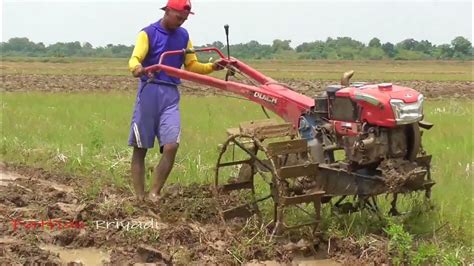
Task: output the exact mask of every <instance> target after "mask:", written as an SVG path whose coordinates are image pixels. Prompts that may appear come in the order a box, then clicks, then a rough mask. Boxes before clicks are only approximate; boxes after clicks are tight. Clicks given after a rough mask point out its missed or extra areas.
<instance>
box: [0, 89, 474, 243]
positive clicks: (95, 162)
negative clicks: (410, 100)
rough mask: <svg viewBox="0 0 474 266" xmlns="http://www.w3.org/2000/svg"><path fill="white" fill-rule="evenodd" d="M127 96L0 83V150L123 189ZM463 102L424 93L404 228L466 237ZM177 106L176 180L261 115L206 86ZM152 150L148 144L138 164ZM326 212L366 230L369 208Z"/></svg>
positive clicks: (199, 169)
mask: <svg viewBox="0 0 474 266" xmlns="http://www.w3.org/2000/svg"><path fill="white" fill-rule="evenodd" d="M133 102H134V94H133V93H113V94H111V93H96V92H87V93H80V94H79V93H71V94H66V93H54V94H53V93H51V94H49V93H4V94H3V100H2V108H3V112H2V119H1V126H2V129H3V137H2V140H1V144H2V160H3V161H6V162H14V163H24V164H27V165H31V166H39V167H45V168H46V169H50V170H55V171H61V172H68V173H73V174H77V175H81V176H84V177H85V178H86V180H85V184H87V185H85V186H84V191H85V192H86V193H89V194H90V196H91V197H93V196H94V195H96V194H97V193H98V192H99V191H100V189H101V187H102V186H104V185H115V186H118V187H121V188H126V189H129V190H130V192H131V188H130V185H129V160H130V156H131V149H130V148H129V147H127V139H128V134H129V123H130V117H131V112H132V107H133ZM472 107H473V102H472V101H469V100H466V101H459V100H457V101H454V100H447V101H432V102H427V103H426V106H425V115H426V119H427V120H428V121H430V122H433V123H434V124H435V127H433V128H432V129H431V130H430V131H426V132H425V134H424V136H423V140H424V147H425V149H426V150H427V151H428V152H429V153H431V154H433V178H434V179H435V181H436V182H437V184H436V185H435V187H434V189H433V202H434V205H435V211H428V210H427V209H426V208H424V207H423V204H418V203H417V202H419V201H421V199H420V197H415V196H414V197H412V198H405V199H404V200H402V201H401V208H402V209H412V210H414V211H417V210H418V212H415V214H413V215H410V216H407V217H404V218H403V222H404V223H405V225H406V229H407V230H408V231H409V232H410V233H412V234H414V235H416V236H418V237H425V236H427V235H429V236H433V235H437V236H438V237H439V238H440V239H443V240H445V241H446V243H449V244H453V245H454V247H453V248H460V247H464V248H468V249H469V248H471V245H472V242H471V241H472V240H471V239H472V237H473V232H472V228H473V226H474V224H473V222H472V218H473V217H474V211H473V207H474V205H473V197H472V195H473V173H474V170H473V168H474V160H473V137H472V136H473V121H472ZM181 113H182V125H183V129H182V137H181V141H182V142H181V144H180V150H179V152H178V156H177V160H176V166H175V168H174V170H173V172H172V174H171V176H170V180H169V182H170V183H173V182H179V183H181V184H189V183H194V182H198V183H205V184H210V183H212V182H213V178H214V171H213V167H214V165H215V160H216V159H217V151H218V150H217V144H218V143H221V142H222V141H223V140H224V139H225V137H226V135H225V129H226V128H229V127H235V126H237V125H238V124H239V122H242V121H247V120H251V119H264V118H265V117H264V114H263V113H262V112H261V110H260V108H259V106H257V105H255V104H253V103H250V102H247V101H243V100H238V99H234V98H223V97H215V96H212V97H195V96H182V101H181ZM158 160H159V153H158V150H157V149H153V150H152V151H151V152H150V153H149V155H148V156H147V166H149V167H151V166H153V165H154V164H155V163H157V162H158ZM148 182H149V176H148ZM387 203H388V201H387V200H386V201H384V202H383V205H384V206H387ZM420 206H421V207H420ZM325 216H326V217H327V216H328V210H327V209H326V210H325ZM331 219H333V221H338V222H339V223H340V224H343V225H345V228H346V229H345V230H347V233H354V232H356V231H357V230H359V231H360V232H359V233H360V234H364V233H368V232H369V231H367V230H368V229H367V225H368V224H371V223H372V224H376V219H375V218H370V217H369V218H368V217H367V216H366V215H365V216H364V215H361V214H353V215H350V216H344V217H342V218H341V217H339V218H337V217H335V218H334V217H333V218H331ZM374 219H375V220H374ZM331 223H332V220H330V221H329V222H327V224H326V227H328V228H331V226H333V225H331ZM364 225H365V226H364ZM440 228H442V230H439V231H438V229H440ZM447 228H448V229H449V230H447ZM443 232H444V233H443Z"/></svg>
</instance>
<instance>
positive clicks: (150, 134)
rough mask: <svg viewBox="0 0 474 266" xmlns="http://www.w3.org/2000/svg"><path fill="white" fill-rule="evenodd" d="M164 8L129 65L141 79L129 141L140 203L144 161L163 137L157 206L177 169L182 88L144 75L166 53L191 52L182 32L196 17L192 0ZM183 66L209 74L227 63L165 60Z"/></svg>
mask: <svg viewBox="0 0 474 266" xmlns="http://www.w3.org/2000/svg"><path fill="white" fill-rule="evenodd" d="M162 9H163V10H164V11H165V14H164V16H163V18H162V19H160V20H159V21H158V22H155V23H153V24H151V25H149V26H148V27H145V28H144V29H143V30H142V31H140V33H139V34H138V39H137V42H136V45H135V48H134V50H133V54H132V56H131V58H130V60H129V69H130V71H131V72H132V74H133V76H134V77H138V78H140V82H139V86H138V92H137V98H136V102H135V107H134V112H133V117H132V123H131V129H130V138H129V145H130V146H133V155H132V163H131V173H132V180H133V186H134V189H135V193H136V196H137V199H138V200H139V201H143V200H144V197H145V192H144V190H145V185H144V184H145V156H146V153H147V150H148V149H150V148H153V146H154V141H155V137H157V138H158V141H159V145H160V152H161V153H162V157H161V159H160V162H159V163H158V165H157V166H156V167H155V170H154V172H153V184H152V187H151V189H150V192H149V195H148V197H149V199H150V200H152V201H156V200H157V199H158V198H159V195H160V192H161V189H162V188H163V185H164V184H165V181H166V179H167V178H168V175H169V174H170V172H171V170H172V168H173V164H174V160H175V157H176V152H177V150H178V143H179V138H180V133H181V124H180V114H179V99H180V96H179V92H178V88H177V85H179V84H180V80H179V79H178V78H175V77H171V76H168V75H167V74H166V73H165V72H164V71H160V72H159V73H154V74H153V75H145V71H144V68H145V67H147V66H150V65H153V64H157V63H158V61H159V58H160V55H161V54H162V53H163V52H165V51H170V50H182V49H185V48H192V43H191V40H190V39H189V35H188V32H187V31H186V30H185V29H184V28H182V27H181V25H182V24H183V23H184V22H185V21H186V20H187V18H188V15H189V14H194V13H193V12H191V3H190V0H168V3H167V5H166V6H165V7H163V8H162ZM183 63H184V67H185V69H186V70H188V71H192V72H196V73H200V74H209V73H211V72H213V71H214V70H220V69H222V63H223V62H221V61H220V60H218V61H216V62H215V63H207V64H202V63H199V62H198V61H197V58H196V55H195V54H186V55H179V56H169V57H166V58H165V59H164V61H163V64H165V65H169V66H172V67H175V68H181V67H182V65H183Z"/></svg>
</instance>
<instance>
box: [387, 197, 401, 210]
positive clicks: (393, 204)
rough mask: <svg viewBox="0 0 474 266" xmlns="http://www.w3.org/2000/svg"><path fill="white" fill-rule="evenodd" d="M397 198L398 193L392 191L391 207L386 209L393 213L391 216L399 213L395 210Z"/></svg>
mask: <svg viewBox="0 0 474 266" xmlns="http://www.w3.org/2000/svg"><path fill="white" fill-rule="evenodd" d="M397 198H398V193H393V200H392V202H391V203H390V205H391V206H392V208H390V210H389V211H388V214H390V215H393V216H397V215H400V213H399V212H398V211H397Z"/></svg>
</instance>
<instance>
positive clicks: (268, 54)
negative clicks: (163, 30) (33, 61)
mask: <svg viewBox="0 0 474 266" xmlns="http://www.w3.org/2000/svg"><path fill="white" fill-rule="evenodd" d="M290 44H291V40H279V39H277V40H274V41H273V43H272V44H271V45H270V44H260V43H259V42H257V41H250V42H248V43H240V44H233V45H230V50H231V55H232V56H234V57H236V58H242V59H320V60H380V59H395V60H433V59H436V60H451V59H453V60H472V59H473V52H474V49H473V47H472V43H471V42H470V41H469V40H468V39H466V38H464V37H462V36H458V37H456V38H454V39H453V40H452V41H451V42H450V43H449V44H441V45H434V44H432V43H431V42H429V41H427V40H421V41H417V40H415V39H412V38H410V39H406V40H403V41H401V42H399V43H396V44H392V43H390V42H385V43H382V42H381V41H380V39H378V38H373V39H372V40H370V42H369V43H368V44H367V45H366V44H365V43H362V42H360V41H357V40H354V39H352V38H350V37H338V38H327V39H326V41H314V42H305V43H302V44H300V45H298V46H296V47H295V48H292V47H291V45H290ZM210 46H214V47H217V48H219V49H221V50H222V51H226V49H227V47H226V45H224V44H223V43H222V42H220V41H216V42H213V43H211V44H207V45H204V46H196V48H199V47H210ZM0 48H1V51H2V56H4V57H9V56H12V57H24V56H28V57H117V58H127V57H129V56H130V55H131V53H132V50H133V45H130V46H127V45H122V44H118V45H114V44H108V45H106V46H104V47H93V46H92V44H90V43H88V42H85V43H80V42H78V41H76V42H58V43H55V44H51V45H45V44H44V43H41V42H39V43H35V42H32V41H30V40H29V39H28V38H11V39H9V40H8V41H7V42H2V43H1V44H0Z"/></svg>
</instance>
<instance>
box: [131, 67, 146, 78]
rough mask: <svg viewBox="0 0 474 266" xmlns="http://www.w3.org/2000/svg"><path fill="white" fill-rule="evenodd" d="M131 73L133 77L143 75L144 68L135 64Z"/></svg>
mask: <svg viewBox="0 0 474 266" xmlns="http://www.w3.org/2000/svg"><path fill="white" fill-rule="evenodd" d="M132 75H133V76H134V77H136V78H139V77H141V76H143V75H145V68H144V67H142V66H137V67H136V68H135V69H134V70H133V72H132Z"/></svg>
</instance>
